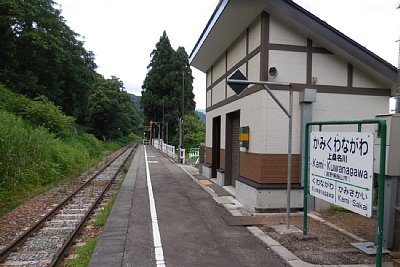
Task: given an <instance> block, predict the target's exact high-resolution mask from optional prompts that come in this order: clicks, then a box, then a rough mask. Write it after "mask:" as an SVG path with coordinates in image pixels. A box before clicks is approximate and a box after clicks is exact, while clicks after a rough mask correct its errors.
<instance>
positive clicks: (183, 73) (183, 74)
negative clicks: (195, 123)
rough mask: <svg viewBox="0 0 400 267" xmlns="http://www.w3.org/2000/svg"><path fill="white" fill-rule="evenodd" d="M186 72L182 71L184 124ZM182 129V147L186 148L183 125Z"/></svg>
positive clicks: (183, 112)
mask: <svg viewBox="0 0 400 267" xmlns="http://www.w3.org/2000/svg"><path fill="white" fill-rule="evenodd" d="M184 103H185V72H184V71H182V124H183V118H184V116H185V104H184ZM181 131H182V133H181V134H182V137H181V138H182V139H181V148H185V144H184V133H183V132H184V130H183V125H182V126H181Z"/></svg>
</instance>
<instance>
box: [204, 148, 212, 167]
mask: <svg viewBox="0 0 400 267" xmlns="http://www.w3.org/2000/svg"><path fill="white" fill-rule="evenodd" d="M205 162H206V163H208V164H212V147H206V160H205Z"/></svg>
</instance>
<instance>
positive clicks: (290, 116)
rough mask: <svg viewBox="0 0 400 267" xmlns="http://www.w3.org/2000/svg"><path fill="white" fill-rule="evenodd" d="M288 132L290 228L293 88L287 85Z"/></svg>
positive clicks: (287, 223) (288, 205) (287, 217)
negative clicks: (288, 92) (288, 91)
mask: <svg viewBox="0 0 400 267" xmlns="http://www.w3.org/2000/svg"><path fill="white" fill-rule="evenodd" d="M289 89H290V94H289V95H290V96H289V134H288V173H287V194H286V196H287V205H286V229H289V228H290V194H291V190H292V135H293V134H292V131H293V130H292V128H293V127H292V124H293V123H292V121H293V88H292V86H291V85H289Z"/></svg>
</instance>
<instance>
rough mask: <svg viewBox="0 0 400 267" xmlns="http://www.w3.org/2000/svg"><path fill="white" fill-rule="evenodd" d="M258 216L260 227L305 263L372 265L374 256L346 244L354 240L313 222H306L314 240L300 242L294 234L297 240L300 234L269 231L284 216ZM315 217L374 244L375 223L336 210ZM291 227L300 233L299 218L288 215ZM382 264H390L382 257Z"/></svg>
mask: <svg viewBox="0 0 400 267" xmlns="http://www.w3.org/2000/svg"><path fill="white" fill-rule="evenodd" d="M261 217H262V218H263V219H262V220H263V222H264V223H265V225H264V226H262V227H260V228H261V229H262V230H263V231H264V232H265V233H267V234H268V235H269V236H270V237H272V238H273V239H275V240H277V241H278V242H279V243H281V244H282V245H283V246H284V247H286V248H287V249H289V250H290V251H291V252H293V253H294V254H295V255H296V256H297V257H299V258H300V259H302V260H303V261H305V262H308V263H313V264H334V265H336V264H373V263H375V255H367V254H365V253H364V252H361V251H359V250H358V249H356V248H355V247H354V246H352V245H351V244H350V243H353V242H359V241H358V240H355V239H353V238H351V237H349V236H348V235H345V234H343V233H341V232H339V231H338V230H335V229H333V228H332V227H329V226H327V225H325V224H323V223H321V222H319V221H317V220H314V219H312V218H309V219H308V234H309V235H310V236H313V237H314V238H312V239H306V240H302V239H301V238H298V235H300V237H301V236H302V233H300V234H289V235H279V234H278V233H276V232H275V231H274V230H272V228H271V227H270V226H273V225H279V224H286V217H285V216H261ZM319 217H321V218H323V219H325V220H326V221H328V222H330V223H333V224H335V225H336V226H339V227H340V228H342V229H345V230H347V231H349V232H350V233H352V234H354V235H356V236H358V237H360V238H362V239H365V240H366V241H371V242H374V240H375V234H376V221H375V220H374V219H371V218H366V217H363V216H361V215H357V214H354V213H348V212H339V211H338V212H335V213H328V212H324V213H322V214H320V215H319ZM291 224H292V225H294V226H296V227H297V228H299V229H300V230H303V216H302V215H299V216H292V217H291ZM383 261H390V257H389V256H388V255H384V257H383Z"/></svg>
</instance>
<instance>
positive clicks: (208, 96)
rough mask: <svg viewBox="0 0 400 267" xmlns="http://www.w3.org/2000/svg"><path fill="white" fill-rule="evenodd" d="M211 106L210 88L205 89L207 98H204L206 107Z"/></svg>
mask: <svg viewBox="0 0 400 267" xmlns="http://www.w3.org/2000/svg"><path fill="white" fill-rule="evenodd" d="M210 106H211V90H208V91H207V99H206V107H207V108H208V107H210Z"/></svg>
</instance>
